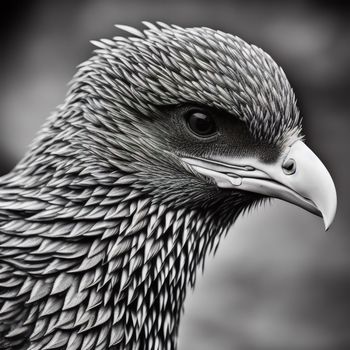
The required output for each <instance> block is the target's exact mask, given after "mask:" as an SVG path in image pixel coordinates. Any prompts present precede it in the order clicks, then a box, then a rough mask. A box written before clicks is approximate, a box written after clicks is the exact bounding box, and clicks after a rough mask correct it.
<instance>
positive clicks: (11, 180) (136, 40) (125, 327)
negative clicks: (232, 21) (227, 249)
mask: <svg viewBox="0 0 350 350" xmlns="http://www.w3.org/2000/svg"><path fill="white" fill-rule="evenodd" d="M143 25H144V27H143V29H137V28H134V27H131V26H127V25H117V27H118V28H119V30H122V31H123V34H120V35H119V36H115V37H113V38H111V39H101V40H96V41H92V44H93V45H94V52H93V54H92V57H91V58H89V59H88V60H87V61H85V62H84V63H82V64H80V65H79V66H78V68H77V72H76V74H75V75H74V77H73V78H72V80H71V83H70V84H69V88H68V92H67V95H66V97H65V99H64V102H63V103H62V104H61V105H60V106H58V107H57V108H56V109H55V111H54V112H53V113H52V114H51V115H50V117H49V118H48V119H47V121H46V122H45V124H44V125H43V127H42V128H41V129H40V131H39V133H38V135H37V136H36V138H35V139H34V141H33V142H32V144H31V145H30V146H29V148H28V150H27V152H26V153H25V155H24V157H23V158H22V159H21V160H20V161H19V163H18V164H17V165H16V166H15V167H14V169H13V170H11V171H10V172H9V173H8V174H6V175H4V176H2V177H1V178H0V348H1V349H5V350H49V349H56V350H64V349H67V350H92V349H94V350H107V349H109V350H119V349H130V350H137V349H145V350H147V349H155V350H157V349H158V350H163V349H176V348H177V338H178V330H179V323H180V319H181V316H182V314H183V304H184V300H185V296H186V291H187V290H188V288H191V287H192V288H193V287H194V285H195V281H196V274H197V270H198V269H200V267H201V266H204V262H205V257H206V256H207V255H208V254H209V253H210V252H215V251H216V248H217V247H218V244H219V242H220V241H221V239H222V237H223V236H224V235H225V234H226V233H227V231H228V229H229V228H230V227H231V226H232V225H233V224H234V222H235V220H236V219H237V217H238V216H239V215H241V214H242V213H245V212H248V211H250V210H253V209H254V208H255V207H256V206H258V205H259V204H261V203H263V202H265V201H269V200H270V199H271V198H279V199H282V200H285V201H287V202H291V203H293V204H295V205H297V206H299V207H301V208H303V209H305V210H307V211H309V212H311V213H313V214H316V215H318V216H321V217H323V220H324V224H325V227H326V229H327V228H328V227H329V225H330V224H331V222H332V221H333V218H334V216H335V212H336V204H337V199H336V190H335V186H334V183H333V180H332V178H331V176H330V174H329V172H328V170H327V169H326V167H325V166H324V165H323V163H322V162H321V161H320V160H319V158H318V157H317V156H316V155H315V153H314V152H313V151H312V150H311V149H310V148H309V147H308V146H307V145H306V143H305V136H304V134H303V130H302V118H301V116H300V112H299V109H298V106H297V102H296V97H295V94H294V92H293V89H292V87H291V85H290V83H289V81H288V79H287V77H286V75H285V73H284V71H283V70H282V68H280V67H279V65H278V64H277V63H276V62H275V61H274V60H273V59H272V58H271V56H270V55H268V54H267V53H266V52H264V51H263V50H262V49H260V48H258V47H257V46H255V45H251V44H248V43H247V42H245V41H244V40H242V39H240V38H239V37H237V36H234V35H232V34H229V33H225V32H223V31H220V30H216V29H211V28H207V27H189V28H184V27H180V26H178V25H168V24H165V23H162V22H155V23H150V22H143ZM125 33H126V34H125Z"/></svg>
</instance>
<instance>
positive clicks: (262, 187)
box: [182, 141, 337, 230]
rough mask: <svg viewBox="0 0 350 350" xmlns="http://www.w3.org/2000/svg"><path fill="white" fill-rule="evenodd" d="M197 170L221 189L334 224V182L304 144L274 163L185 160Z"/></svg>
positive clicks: (236, 160)
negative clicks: (277, 203) (301, 210)
mask: <svg viewBox="0 0 350 350" xmlns="http://www.w3.org/2000/svg"><path fill="white" fill-rule="evenodd" d="M182 160H183V161H184V162H185V163H186V164H187V165H189V166H190V167H191V168H192V169H193V170H194V171H196V172H198V173H200V174H202V175H204V176H206V177H209V178H211V179H212V180H214V182H215V183H216V184H217V186H218V187H221V188H232V189H233V188H236V189H239V190H244V191H249V192H255V193H259V194H263V195H266V196H269V197H276V198H280V199H283V200H285V201H288V202H291V203H293V204H295V205H297V206H299V207H302V208H304V209H306V210H308V211H310V212H312V213H314V214H316V215H318V216H322V217H323V221H324V224H325V229H326V230H327V229H328V228H329V226H330V225H331V223H332V221H333V219H334V216H335V213H336V209H337V194H336V190H335V186H334V183H333V180H332V178H331V176H330V174H329V172H328V170H327V169H326V167H325V166H324V165H323V164H322V162H321V161H320V160H319V158H318V157H317V156H316V155H315V154H314V153H313V152H312V151H311V150H310V148H309V147H307V146H306V145H305V143H303V142H302V141H296V142H295V143H293V144H292V145H291V146H290V147H288V149H287V150H286V152H285V153H284V154H283V155H282V156H281V157H280V158H279V159H278V160H277V161H276V162H273V163H266V162H262V161H261V160H259V159H256V158H237V159H229V158H220V159H215V160H214V159H211V160H208V159H203V158H200V159H199V158H182Z"/></svg>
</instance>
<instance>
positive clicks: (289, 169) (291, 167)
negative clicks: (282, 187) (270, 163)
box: [282, 158, 296, 175]
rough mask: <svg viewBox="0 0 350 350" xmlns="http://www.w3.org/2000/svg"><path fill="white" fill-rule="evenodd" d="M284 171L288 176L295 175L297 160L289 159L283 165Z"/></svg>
mask: <svg viewBox="0 0 350 350" xmlns="http://www.w3.org/2000/svg"><path fill="white" fill-rule="evenodd" d="M282 169H283V172H284V173H285V174H286V175H292V174H294V173H295V171H296V163H295V160H294V159H293V158H288V159H286V160H285V161H284V162H283V164H282Z"/></svg>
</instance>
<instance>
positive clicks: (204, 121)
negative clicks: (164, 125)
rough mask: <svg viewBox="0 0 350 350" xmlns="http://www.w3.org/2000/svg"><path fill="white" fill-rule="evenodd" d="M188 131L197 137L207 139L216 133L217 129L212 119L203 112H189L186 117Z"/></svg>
mask: <svg viewBox="0 0 350 350" xmlns="http://www.w3.org/2000/svg"><path fill="white" fill-rule="evenodd" d="M187 125H188V127H189V129H190V130H191V131H192V132H193V133H194V134H195V135H197V136H201V137H207V136H212V135H214V134H215V133H216V131H217V128H216V124H215V121H214V119H213V118H212V117H211V116H209V115H207V114H204V113H203V112H199V111H196V112H191V113H190V114H189V115H188V116H187Z"/></svg>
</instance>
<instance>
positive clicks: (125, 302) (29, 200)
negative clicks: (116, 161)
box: [0, 167, 229, 350]
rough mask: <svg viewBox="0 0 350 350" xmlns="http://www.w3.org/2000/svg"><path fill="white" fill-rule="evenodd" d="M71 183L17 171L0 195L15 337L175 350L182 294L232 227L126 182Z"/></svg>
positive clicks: (69, 178) (0, 247)
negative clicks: (13, 279) (14, 277)
mask: <svg viewBox="0 0 350 350" xmlns="http://www.w3.org/2000/svg"><path fill="white" fill-rule="evenodd" d="M48 170H49V169H48V168H47V169H46V171H48ZM55 174H57V169H55ZM105 175H106V174H105ZM106 176H107V175H106ZM73 177H74V176H70V174H69V172H65V175H64V176H63V175H62V176H60V177H59V178H55V177H51V178H47V181H45V182H44V183H40V184H38V182H37V183H36V184H34V183H33V182H32V181H33V180H32V179H31V177H30V176H29V175H28V174H27V173H26V168H25V167H24V171H17V172H14V173H13V174H12V176H9V177H8V178H5V179H4V183H3V186H2V187H1V189H0V194H1V192H3V196H2V198H6V201H3V202H1V208H2V209H1V212H0V219H1V228H0V232H1V235H0V236H1V240H2V242H4V243H3V245H0V250H1V251H0V253H1V256H2V261H3V262H4V263H8V265H9V266H11V271H9V273H12V274H13V273H17V274H18V275H19V279H20V280H21V282H20V283H18V284H17V285H16V286H15V287H11V286H9V287H8V292H11V293H12V294H11V295H18V298H13V299H12V300H11V301H9V303H10V304H11V303H13V304H14V306H13V307H20V308H21V312H22V313H21V317H18V318H17V321H16V322H17V323H16V325H17V326H21V328H20V330H21V332H22V333H21V334H18V333H16V334H15V336H16V337H18V336H22V337H23V339H25V338H26V337H27V338H30V339H31V342H32V343H33V344H39V345H38V346H39V347H38V348H40V346H43V345H44V344H50V343H51V342H52V341H55V342H60V344H63V346H68V345H69V344H71V342H75V344H80V345H78V346H77V347H76V349H84V350H85V349H90V348H91V349H93V348H94V347H95V346H97V344H99V345H98V348H100V349H112V348H121V349H129V348H130V349H175V348H176V338H177V332H178V327H179V321H180V316H181V310H182V307H183V302H184V299H185V295H186V288H187V286H188V285H192V286H194V283H195V277H196V269H197V266H198V265H199V264H200V263H201V262H203V263H204V257H205V255H206V252H207V251H208V250H210V249H211V248H213V247H215V244H216V243H217V242H218V239H219V237H220V235H221V233H222V232H223V230H224V229H225V228H227V227H228V226H229V222H228V221H222V218H223V216H222V215H220V216H219V215H217V214H216V212H215V211H210V210H206V211H203V210H202V209H200V208H194V209H186V208H182V207H177V208H175V207H171V206H169V205H165V204H163V203H162V202H160V201H159V200H156V199H155V198H153V197H151V196H149V195H145V194H144V193H143V192H142V190H140V189H135V188H132V187H130V185H129V184H128V180H127V179H126V178H124V180H116V179H114V180H113V181H114V186H111V185H110V184H108V185H107V184H106V181H107V180H104V181H98V180H96V177H94V178H92V177H89V176H85V177H83V176H80V178H79V183H78V182H74V181H73ZM101 178H104V179H105V177H101ZM9 179H12V180H9ZM44 179H45V178H44ZM37 181H39V178H38V179H37ZM118 181H119V183H118ZM2 214H3V215H2ZM221 214H222V213H221ZM218 217H219V218H220V219H218ZM5 218H6V219H5ZM18 235H20V236H21V239H20V241H19V240H18ZM5 289H6V288H5ZM3 305H5V304H3ZM0 306H1V305H0ZM6 307H9V305H8V304H6ZM0 314H1V310H0ZM33 315H34V316H33ZM33 318H35V319H36V320H35V322H34V321H33ZM29 320H30V322H29ZM67 330H69V332H70V333H69V334H70V335H69V336H67V333H66V331H67ZM80 334H82V335H83V336H80ZM88 340H89V341H90V343H89V344H93V346H94V347H89V346H90V345H87V343H86V342H88ZM68 348H69V346H68Z"/></svg>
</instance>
